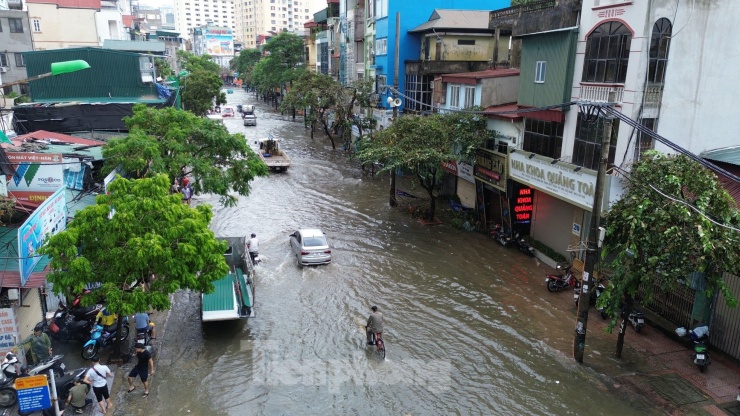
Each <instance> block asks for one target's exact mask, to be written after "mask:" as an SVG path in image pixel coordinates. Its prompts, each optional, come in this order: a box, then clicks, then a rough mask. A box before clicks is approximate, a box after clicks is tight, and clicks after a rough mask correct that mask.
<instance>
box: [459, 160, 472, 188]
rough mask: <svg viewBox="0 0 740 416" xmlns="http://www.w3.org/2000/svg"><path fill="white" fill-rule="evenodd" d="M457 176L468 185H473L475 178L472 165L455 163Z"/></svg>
mask: <svg viewBox="0 0 740 416" xmlns="http://www.w3.org/2000/svg"><path fill="white" fill-rule="evenodd" d="M457 176H458V177H459V178H460V179H465V180H466V181H468V182H470V183H475V178H474V177H473V165H470V164H468V163H465V162H457Z"/></svg>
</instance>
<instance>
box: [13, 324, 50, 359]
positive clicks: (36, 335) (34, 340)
mask: <svg viewBox="0 0 740 416" xmlns="http://www.w3.org/2000/svg"><path fill="white" fill-rule="evenodd" d="M26 345H30V346H31V358H33V362H34V364H38V363H40V362H41V361H44V360H45V359H47V358H49V357H51V339H49V336H48V335H46V334H45V333H44V326H43V324H40V323H39V324H36V326H35V327H34V328H33V334H31V335H29V336H27V337H26V338H25V339H24V340H23V341H21V342H19V343H18V345H16V346H15V347H14V348H13V350H12V351H13V352H14V353H16V352H18V347H20V346H24V347H25V346H26Z"/></svg>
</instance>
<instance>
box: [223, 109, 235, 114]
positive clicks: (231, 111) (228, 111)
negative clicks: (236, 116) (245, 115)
mask: <svg viewBox="0 0 740 416" xmlns="http://www.w3.org/2000/svg"><path fill="white" fill-rule="evenodd" d="M233 112H234V110H232V109H230V108H224V113H233Z"/></svg>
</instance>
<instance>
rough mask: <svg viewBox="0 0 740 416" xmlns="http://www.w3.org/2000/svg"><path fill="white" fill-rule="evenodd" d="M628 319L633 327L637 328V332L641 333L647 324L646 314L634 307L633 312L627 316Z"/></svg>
mask: <svg viewBox="0 0 740 416" xmlns="http://www.w3.org/2000/svg"><path fill="white" fill-rule="evenodd" d="M627 321H628V322H629V323H630V325H632V328H634V329H635V332H637V333H638V334H639V333H640V331H642V328H643V327H644V326H645V315H643V313H642V312H640V311H639V310H637V309H634V308H633V309H632V312H630V314H629V316H628V317H627Z"/></svg>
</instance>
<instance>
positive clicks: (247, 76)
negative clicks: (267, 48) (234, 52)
mask: <svg viewBox="0 0 740 416" xmlns="http://www.w3.org/2000/svg"><path fill="white" fill-rule="evenodd" d="M260 59H262V51H261V50H259V49H242V51H241V52H239V56H238V57H237V58H236V59H234V60H233V61H232V62H234V69H235V70H236V71H237V72H239V78H240V79H241V80H242V81H244V83H245V84H247V85H252V72H253V71H254V66H255V65H257V62H259V60H260Z"/></svg>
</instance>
